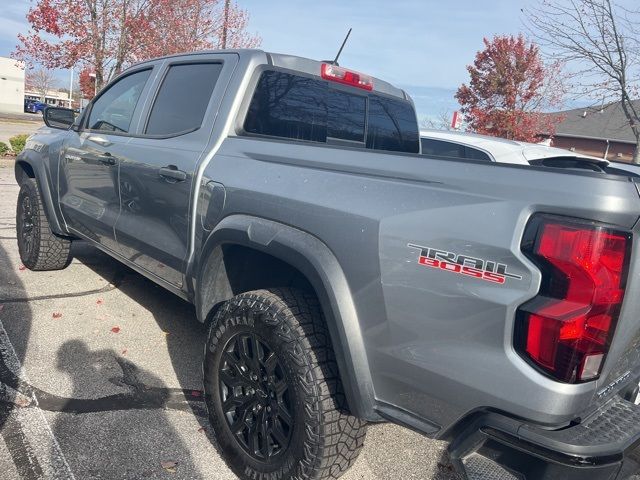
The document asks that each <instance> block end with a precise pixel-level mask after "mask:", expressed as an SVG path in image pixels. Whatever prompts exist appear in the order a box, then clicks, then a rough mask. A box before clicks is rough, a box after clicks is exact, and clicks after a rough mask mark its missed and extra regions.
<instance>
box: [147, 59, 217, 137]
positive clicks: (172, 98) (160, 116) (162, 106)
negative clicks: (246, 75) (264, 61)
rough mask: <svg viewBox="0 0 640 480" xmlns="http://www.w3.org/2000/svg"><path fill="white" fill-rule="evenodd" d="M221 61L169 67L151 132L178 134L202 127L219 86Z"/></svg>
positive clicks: (155, 106) (151, 118)
mask: <svg viewBox="0 0 640 480" xmlns="http://www.w3.org/2000/svg"><path fill="white" fill-rule="evenodd" d="M221 71H222V64H221V63H188V64H178V65H172V66H171V67H169V71H168V72H167V75H166V76H165V78H164V80H163V82H162V85H161V86H160V90H159V91H158V95H157V97H156V100H155V102H154V103H153V108H152V109H151V114H150V115H149V121H148V122H147V128H146V130H145V133H146V134H147V135H177V134H180V133H186V132H190V131H193V130H196V129H198V128H200V126H201V125H202V120H203V119H204V114H205V112H206V110H207V106H208V105H209V100H210V99H211V95H212V93H213V89H214V87H215V86H216V82H217V81H218V77H219V76H220V72H221Z"/></svg>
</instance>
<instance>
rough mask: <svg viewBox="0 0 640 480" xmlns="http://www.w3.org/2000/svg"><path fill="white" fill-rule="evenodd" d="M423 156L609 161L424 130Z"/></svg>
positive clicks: (527, 161) (520, 161)
mask: <svg viewBox="0 0 640 480" xmlns="http://www.w3.org/2000/svg"><path fill="white" fill-rule="evenodd" d="M420 143H421V147H422V154H423V155H428V156H437V157H442V158H464V159H470V160H479V161H485V162H499V163H512V164H516V165H532V164H544V163H545V160H549V161H548V162H546V163H551V162H550V160H556V161H574V162H575V161H576V160H578V161H580V160H584V161H585V162H587V163H591V164H593V163H595V164H597V165H601V166H606V165H608V163H609V162H608V161H607V160H605V159H602V158H596V157H592V156H589V155H583V154H581V153H578V152H572V151H570V150H564V149H562V148H555V147H550V146H548V145H544V144H540V143H528V142H520V141H516V140H507V139H506V138H498V137H490V136H488V135H478V134H475V133H467V132H458V131H446V130H421V131H420Z"/></svg>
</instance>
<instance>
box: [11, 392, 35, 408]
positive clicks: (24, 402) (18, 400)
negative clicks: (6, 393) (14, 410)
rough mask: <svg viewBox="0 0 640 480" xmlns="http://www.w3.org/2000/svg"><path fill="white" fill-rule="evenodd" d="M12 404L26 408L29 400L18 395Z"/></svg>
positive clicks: (29, 403) (29, 402)
mask: <svg viewBox="0 0 640 480" xmlns="http://www.w3.org/2000/svg"><path fill="white" fill-rule="evenodd" d="M14 403H15V404H16V405H17V406H18V407H21V408H25V407H28V406H29V405H31V399H30V398H29V397H27V396H25V395H22V394H18V395H16V398H15V400H14Z"/></svg>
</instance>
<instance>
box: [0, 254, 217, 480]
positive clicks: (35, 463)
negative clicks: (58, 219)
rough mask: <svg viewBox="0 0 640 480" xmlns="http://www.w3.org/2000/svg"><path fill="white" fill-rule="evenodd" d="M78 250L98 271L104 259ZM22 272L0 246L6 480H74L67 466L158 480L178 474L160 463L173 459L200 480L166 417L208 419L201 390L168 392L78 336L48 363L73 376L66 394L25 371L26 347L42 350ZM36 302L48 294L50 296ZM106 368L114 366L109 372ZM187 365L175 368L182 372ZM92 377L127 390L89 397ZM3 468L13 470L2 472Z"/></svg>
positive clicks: (85, 473) (0, 421)
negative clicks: (34, 341) (34, 339)
mask: <svg viewBox="0 0 640 480" xmlns="http://www.w3.org/2000/svg"><path fill="white" fill-rule="evenodd" d="M5 245H6V242H5ZM77 253H78V254H79V255H83V254H86V255H89V256H87V257H86V258H85V261H86V262H87V263H88V264H89V265H90V266H92V267H93V268H98V267H96V266H94V265H93V263H91V262H92V258H93V259H95V256H96V255H99V253H97V252H96V251H95V250H94V249H93V248H88V247H86V246H84V247H83V246H81V245H80V246H79V247H78V252H77ZM112 262H114V261H112ZM116 268H117V269H116V275H115V278H113V280H112V281H114V282H119V281H121V280H122V278H123V277H124V276H125V275H126V274H127V272H126V271H121V270H119V268H122V269H125V270H127V269H126V267H120V265H117V266H116ZM112 270H113V269H112ZM18 272H19V271H16V268H15V266H14V265H13V264H12V262H11V260H10V258H9V255H8V253H7V251H6V250H5V248H4V246H3V244H0V438H1V440H0V457H1V456H2V455H3V454H4V455H6V454H7V453H8V455H9V456H10V457H11V462H12V463H13V466H11V465H9V464H7V463H6V462H8V461H9V460H8V459H6V458H4V459H3V458H0V467H1V468H2V469H3V472H2V474H1V475H0V477H1V478H3V479H7V480H9V479H13V478H19V479H21V480H35V479H40V478H72V477H71V471H70V470H69V465H68V464H70V465H71V470H73V471H74V473H75V475H76V478H77V479H80V478H82V479H113V478H128V479H129V478H131V479H134V478H136V479H137V478H140V479H144V478H158V477H159V476H162V475H164V474H167V473H168V472H170V471H171V467H170V466H169V467H167V464H166V463H165V467H167V468H169V470H166V469H165V470H163V466H162V462H169V463H168V465H171V461H176V462H177V464H178V466H177V467H176V469H177V472H176V473H175V474H174V475H173V478H189V479H198V478H203V476H202V475H200V474H199V471H198V467H197V465H196V464H195V462H193V461H192V458H191V454H190V450H189V448H188V446H187V445H186V444H184V442H183V441H182V440H181V437H180V435H179V433H178V432H177V431H176V430H175V428H174V427H173V426H172V424H171V422H170V420H169V418H168V417H167V414H166V413H165V412H166V411H170V410H178V411H185V412H189V413H193V414H195V415H196V416H197V417H198V418H199V419H200V421H201V422H203V421H204V419H205V418H206V412H205V409H204V404H203V399H202V396H201V394H200V392H197V391H193V390H185V391H183V390H182V389H180V388H173V389H172V388H167V387H166V386H165V385H164V384H163V383H162V381H161V380H160V379H158V378H157V377H155V376H154V375H153V374H152V373H150V372H148V371H144V370H142V369H140V368H138V366H137V365H136V364H134V363H133V362H131V361H130V360H128V359H126V358H123V357H122V356H121V355H119V354H118V353H117V352H115V351H113V350H112V349H108V348H107V349H98V350H90V349H89V348H88V346H87V344H86V343H85V342H84V341H83V340H78V339H75V340H69V341H66V342H65V343H63V344H62V345H61V346H60V347H59V349H58V351H57V358H52V359H51V366H50V369H51V370H53V368H57V369H58V371H61V372H63V373H64V374H66V375H67V376H68V378H69V379H70V380H71V385H72V393H71V395H70V396H69V397H63V396H58V395H56V394H54V393H51V392H47V391H43V390H41V389H39V388H37V387H35V386H33V385H31V384H30V383H29V380H28V377H27V376H26V375H24V371H23V370H21V367H22V365H23V364H24V362H25V360H26V356H27V352H28V350H29V348H37V346H34V345H29V339H30V335H31V329H32V326H33V325H32V322H33V314H32V310H31V307H30V305H29V301H32V299H30V298H29V296H28V294H27V291H26V289H25V288H24V285H23V283H22V280H21V279H20V278H19V273H18ZM103 273H104V274H105V275H107V272H103ZM110 275H112V274H110ZM107 278H109V277H108V276H107ZM111 288H114V287H113V286H112V287H111ZM83 293H84V294H85V295H86V294H87V292H83ZM90 293H91V292H89V294H90ZM147 294H148V292H147ZM69 296H70V297H72V296H73V295H69ZM76 296H77V295H76ZM53 297H55V298H60V297H64V295H54V296H53ZM142 297H144V294H143V295H142ZM37 298H39V299H40V300H43V299H44V300H46V299H47V296H46V295H45V296H42V297H37ZM137 298H138V299H140V298H141V297H137ZM153 302H160V299H159V298H158V299H154V300H153V301H152V303H153ZM160 303H161V302H160ZM163 318H164V317H163ZM165 320H166V319H165ZM166 321H167V322H168V320H166ZM166 327H167V328H170V325H166ZM9 339H10V340H9ZM27 363H28V362H27ZM108 364H111V366H112V368H108V369H107V368H104V367H105V365H108ZM183 367H184V366H183V365H178V371H179V369H180V368H183ZM79 371H81V372H82V374H79V373H78V372H79ZM52 374H53V372H52ZM87 378H92V379H93V380H94V381H95V382H98V383H100V382H102V383H110V384H112V385H115V386H117V387H121V388H120V389H119V390H120V391H123V390H124V393H118V394H112V395H106V396H98V397H97V398H95V397H92V398H87V387H86V382H85V380H86V379H87ZM141 378H144V381H143V380H142V379H141ZM147 384H152V385H153V387H149V386H148V385H147ZM42 411H44V412H45V415H42ZM45 417H46V419H45ZM47 420H48V422H49V423H50V424H51V426H49V425H48V424H47ZM51 433H53V435H51ZM44 437H48V438H44ZM56 439H57V441H56ZM3 444H4V445H3ZM5 448H6V450H4V449H5ZM62 452H64V455H63V454H62ZM64 456H66V457H67V459H66V460H65V459H64ZM67 461H68V464H67ZM11 462H9V463H11ZM5 465H9V466H10V467H12V469H13V468H15V471H12V469H11V470H4V469H5V468H7V467H5ZM185 475H186V476H185Z"/></svg>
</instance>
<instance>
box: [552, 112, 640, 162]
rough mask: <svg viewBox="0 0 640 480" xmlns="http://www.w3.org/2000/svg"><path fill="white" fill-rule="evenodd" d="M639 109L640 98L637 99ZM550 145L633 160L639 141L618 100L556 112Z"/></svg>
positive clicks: (592, 154)
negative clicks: (556, 120)
mask: <svg viewBox="0 0 640 480" xmlns="http://www.w3.org/2000/svg"><path fill="white" fill-rule="evenodd" d="M634 103H635V104H636V107H637V108H639V109H640V100H636V101H635V102H634ZM553 115H558V116H560V117H561V121H560V123H559V124H558V126H557V127H556V132H555V134H554V135H553V138H552V140H551V145H552V146H554V147H558V148H565V149H567V150H572V151H576V152H579V153H583V154H585V155H591V156H593V157H599V158H606V159H607V160H610V161H615V162H631V161H632V159H633V153H634V151H635V149H636V140H635V137H634V135H633V132H632V131H631V127H630V126H629V120H627V117H626V116H625V114H624V112H623V110H622V106H621V105H620V103H619V102H616V103H610V104H606V105H602V106H600V107H587V108H577V109H574V110H567V111H565V112H558V113H554V114H553Z"/></svg>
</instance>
